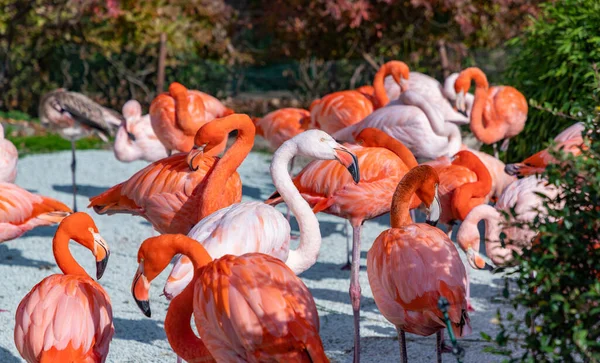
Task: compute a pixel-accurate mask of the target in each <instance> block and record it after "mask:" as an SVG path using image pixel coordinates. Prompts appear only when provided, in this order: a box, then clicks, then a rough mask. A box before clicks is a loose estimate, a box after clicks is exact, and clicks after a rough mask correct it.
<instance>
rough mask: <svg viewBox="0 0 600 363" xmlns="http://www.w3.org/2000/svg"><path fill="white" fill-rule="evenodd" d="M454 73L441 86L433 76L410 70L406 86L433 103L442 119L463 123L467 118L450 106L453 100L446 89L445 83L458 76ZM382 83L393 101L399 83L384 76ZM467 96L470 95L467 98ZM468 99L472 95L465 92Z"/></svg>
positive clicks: (465, 122) (396, 94)
mask: <svg viewBox="0 0 600 363" xmlns="http://www.w3.org/2000/svg"><path fill="white" fill-rule="evenodd" d="M455 75H456V76H455ZM455 75H450V76H449V77H448V78H447V79H446V81H445V82H444V86H443V87H442V85H441V84H440V82H438V81H437V80H436V79H435V78H433V77H430V76H428V75H426V74H423V73H419V72H410V78H409V79H408V82H407V88H408V89H411V90H413V91H415V92H417V93H418V94H419V95H421V97H423V98H425V99H426V100H427V102H429V103H430V104H431V105H433V107H435V108H437V109H438V111H439V112H440V113H441V114H442V117H443V118H444V121H446V122H452V123H455V124H457V125H463V124H467V123H469V118H468V117H466V116H465V115H463V114H461V113H459V112H457V111H456V110H455V109H454V108H453V107H452V104H451V102H449V101H452V102H454V100H453V99H452V98H451V97H452V93H448V92H447V90H446V84H447V83H449V82H451V81H452V78H454V79H456V77H458V74H457V73H455ZM384 85H385V91H386V94H387V96H388V98H389V99H390V100H392V101H394V100H397V99H398V98H399V97H400V93H401V90H400V85H398V83H397V82H395V81H394V79H393V78H392V77H389V76H388V77H386V78H385V82H384ZM452 91H453V92H454V82H452ZM469 96H471V97H470V98H468V97H469ZM454 97H456V93H454ZM469 99H470V100H471V101H472V100H473V95H471V94H467V102H468V100H469Z"/></svg>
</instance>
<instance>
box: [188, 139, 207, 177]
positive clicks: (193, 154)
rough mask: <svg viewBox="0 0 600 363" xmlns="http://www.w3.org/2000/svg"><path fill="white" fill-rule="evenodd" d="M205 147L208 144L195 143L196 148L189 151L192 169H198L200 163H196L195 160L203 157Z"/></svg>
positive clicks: (189, 163) (189, 162)
mask: <svg viewBox="0 0 600 363" xmlns="http://www.w3.org/2000/svg"><path fill="white" fill-rule="evenodd" d="M205 147H206V144H204V145H200V146H196V145H194V148H193V149H192V150H190V152H189V153H188V156H187V163H188V165H189V167H190V170H191V171H196V170H198V165H196V164H194V160H195V159H196V158H197V157H202V155H203V154H204V148H205Z"/></svg>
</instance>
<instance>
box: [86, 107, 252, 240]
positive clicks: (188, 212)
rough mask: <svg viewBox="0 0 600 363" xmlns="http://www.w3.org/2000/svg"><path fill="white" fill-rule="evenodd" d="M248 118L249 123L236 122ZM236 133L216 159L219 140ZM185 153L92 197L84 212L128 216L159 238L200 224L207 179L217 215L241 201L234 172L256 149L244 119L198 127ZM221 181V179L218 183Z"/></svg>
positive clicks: (230, 118)
mask: <svg viewBox="0 0 600 363" xmlns="http://www.w3.org/2000/svg"><path fill="white" fill-rule="evenodd" d="M241 119H247V120H248V122H240V120H241ZM236 129H237V130H238V135H237V139H236V141H235V143H234V144H233V145H232V146H231V147H230V148H229V150H228V151H227V152H226V153H225V155H223V158H221V159H218V158H216V157H215V156H214V153H215V152H216V151H218V147H219V146H220V144H221V141H222V140H223V139H224V138H225V137H226V136H227V134H228V133H229V132H230V131H232V130H236ZM195 142H196V145H199V146H202V145H206V146H204V148H203V149H200V148H199V149H193V150H192V151H190V152H189V153H178V154H175V155H172V156H170V157H167V158H165V159H162V160H159V161H156V162H154V163H152V164H150V165H149V166H147V167H145V168H144V169H142V170H140V171H139V172H137V173H136V174H134V175H133V176H132V177H131V178H130V179H129V180H127V181H125V182H123V183H120V184H117V185H116V186H114V187H112V188H110V189H109V190H107V191H105V192H104V193H102V194H100V195H98V196H95V197H92V198H90V204H89V206H88V207H93V208H94V210H95V211H96V213H98V214H115V213H128V214H134V215H140V216H142V217H144V218H145V219H146V220H148V221H149V222H150V223H151V224H152V226H153V227H154V228H155V229H156V230H157V231H158V232H159V233H182V234H187V233H188V232H189V231H190V230H191V229H192V227H193V226H194V225H195V224H196V223H198V222H199V221H200V219H201V218H202V215H200V213H199V210H200V208H199V205H200V206H201V205H202V203H203V196H204V194H205V193H204V190H205V185H206V183H205V182H204V180H205V177H206V175H208V174H209V173H210V174H212V175H215V177H217V176H219V178H220V180H222V181H223V183H222V184H221V185H219V198H218V199H217V200H212V201H211V203H212V204H214V205H213V206H212V207H213V208H215V210H217V209H220V208H222V207H225V206H228V205H231V204H232V203H238V202H240V200H241V199H242V183H241V181H240V177H239V175H238V173H237V172H236V169H237V168H238V166H239V165H241V163H242V161H243V160H244V159H245V158H246V155H248V153H249V152H250V150H251V149H252V145H253V144H254V125H253V124H252V121H250V118H249V117H248V116H246V115H242V114H233V115H229V116H226V117H223V118H220V119H217V120H215V121H212V122H209V123H207V124H205V125H204V126H202V128H200V130H198V132H197V134H196V141H195ZM221 176H222V177H223V178H221Z"/></svg>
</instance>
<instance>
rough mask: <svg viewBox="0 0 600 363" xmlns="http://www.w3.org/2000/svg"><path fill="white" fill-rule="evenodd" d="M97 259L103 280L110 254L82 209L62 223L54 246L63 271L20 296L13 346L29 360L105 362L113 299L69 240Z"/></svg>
mask: <svg viewBox="0 0 600 363" xmlns="http://www.w3.org/2000/svg"><path fill="white" fill-rule="evenodd" d="M70 239H73V240H74V241H75V242H77V243H79V244H81V245H82V246H84V247H86V248H87V249H89V250H90V251H92V254H93V255H94V257H95V258H96V277H97V278H98V279H100V278H101V277H102V274H103V273H104V270H105V269H106V264H107V263H108V257H109V255H110V252H109V249H108V245H107V244H106V242H105V241H104V239H103V238H102V237H101V236H100V234H98V228H97V227H96V224H95V223H94V221H93V220H92V218H91V217H90V216H89V215H87V214H85V213H82V212H79V213H73V214H71V215H70V216H68V217H66V218H65V219H64V220H63V221H62V222H61V223H60V225H59V226H58V229H57V230H56V234H55V235H54V239H53V240H52V250H53V252H54V258H55V259H56V264H57V265H58V267H59V268H60V269H61V271H62V272H63V274H55V275H50V276H48V277H46V278H44V279H43V280H42V281H40V282H39V283H38V284H37V285H35V286H34V287H33V288H32V289H31V291H30V292H29V293H28V294H27V295H26V296H25V297H24V298H23V300H21V303H20V304H19V307H18V308H17V313H16V316H15V345H16V346H17V350H18V351H19V353H20V354H21V357H23V358H24V359H25V360H26V361H27V362H29V363H33V362H36V363H38V362H39V363H41V362H104V361H105V360H106V356H107V355H108V349H109V344H110V341H111V340H112V337H113V335H114V332H115V329H114V327H113V321H112V320H113V316H112V307H111V303H110V298H109V297H108V295H107V294H106V291H104V289H103V288H102V286H100V284H98V283H97V282H96V281H94V279H92V278H91V277H90V276H89V275H88V274H87V272H86V271H85V270H84V269H83V267H81V266H80V265H79V264H78V263H77V261H75V259H74V258H73V256H72V255H71V253H70V252H69V240H70Z"/></svg>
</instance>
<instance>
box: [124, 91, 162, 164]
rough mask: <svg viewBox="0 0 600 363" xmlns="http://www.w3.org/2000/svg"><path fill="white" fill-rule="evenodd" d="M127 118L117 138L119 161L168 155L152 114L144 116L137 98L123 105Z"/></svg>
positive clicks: (155, 158) (157, 158)
mask: <svg viewBox="0 0 600 363" xmlns="http://www.w3.org/2000/svg"><path fill="white" fill-rule="evenodd" d="M123 117H124V118H125V120H124V121H123V123H122V124H121V126H119V130H118V131H117V136H116V138H115V145H114V152H115V157H116V158H117V160H119V161H123V162H126V163H128V162H131V161H134V160H140V159H142V160H146V161H150V162H153V161H157V160H160V159H163V158H166V157H167V149H166V148H165V146H164V145H163V144H162V143H161V142H160V140H158V138H157V137H156V134H155V133H154V130H153V129H152V124H150V115H144V116H142V106H141V105H140V103H139V102H138V101H136V100H129V101H127V102H126V103H125V104H124V105H123Z"/></svg>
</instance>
